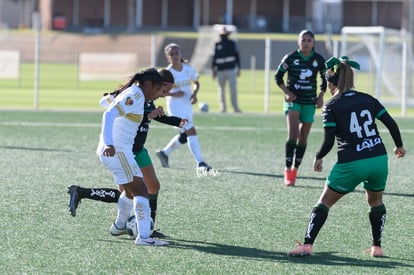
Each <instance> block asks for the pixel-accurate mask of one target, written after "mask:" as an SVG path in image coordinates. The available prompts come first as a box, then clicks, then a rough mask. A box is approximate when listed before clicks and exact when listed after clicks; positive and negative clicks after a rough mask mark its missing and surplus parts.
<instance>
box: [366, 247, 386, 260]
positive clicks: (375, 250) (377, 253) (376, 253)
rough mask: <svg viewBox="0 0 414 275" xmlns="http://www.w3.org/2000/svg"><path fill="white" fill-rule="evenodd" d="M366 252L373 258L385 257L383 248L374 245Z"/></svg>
mask: <svg viewBox="0 0 414 275" xmlns="http://www.w3.org/2000/svg"><path fill="white" fill-rule="evenodd" d="M365 252H366V253H368V254H370V255H371V256H372V257H384V253H383V252H382V248H381V246H375V245H373V246H371V248H368V249H367V250H365Z"/></svg>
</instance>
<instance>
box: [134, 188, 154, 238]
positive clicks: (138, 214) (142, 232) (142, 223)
mask: <svg viewBox="0 0 414 275" xmlns="http://www.w3.org/2000/svg"><path fill="white" fill-rule="evenodd" d="M134 211H135V218H136V219H137V227H138V236H140V237H141V238H143V239H146V238H149V237H150V235H151V219H150V206H149V200H148V199H147V198H144V197H141V196H136V197H134Z"/></svg>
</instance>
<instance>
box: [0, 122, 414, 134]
mask: <svg viewBox="0 0 414 275" xmlns="http://www.w3.org/2000/svg"><path fill="white" fill-rule="evenodd" d="M0 126H18V127H22V126H24V127H65V128H67V127H73V128H100V127H101V124H99V123H71V122H26V121H20V122H7V121H2V122H0ZM150 128H152V129H154V128H155V129H162V128H171V127H170V126H167V125H162V124H160V123H151V126H150ZM196 128H197V129H204V130H215V131H240V132H246V131H257V130H260V131H269V132H270V131H286V128H285V127H279V128H272V127H247V126H243V127H237V126H231V127H230V126H208V127H205V126H196ZM380 130H381V131H384V130H386V129H380ZM311 131H312V132H322V131H323V129H322V128H316V127H312V130H311ZM400 131H401V133H404V134H413V133H414V129H400Z"/></svg>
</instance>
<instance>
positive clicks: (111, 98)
mask: <svg viewBox="0 0 414 275" xmlns="http://www.w3.org/2000/svg"><path fill="white" fill-rule="evenodd" d="M114 98H115V97H114V96H113V95H111V94H109V95H106V96H104V97H102V98H101V100H99V105H101V106H102V107H103V108H104V109H107V108H108V107H109V105H111V103H112V101H114Z"/></svg>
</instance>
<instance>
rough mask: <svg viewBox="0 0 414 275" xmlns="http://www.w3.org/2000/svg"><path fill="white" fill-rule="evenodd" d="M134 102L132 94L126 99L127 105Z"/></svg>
mask: <svg viewBox="0 0 414 275" xmlns="http://www.w3.org/2000/svg"><path fill="white" fill-rule="evenodd" d="M132 104H134V101H133V100H132V98H131V97H130V96H128V97H127V98H126V99H125V105H132Z"/></svg>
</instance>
